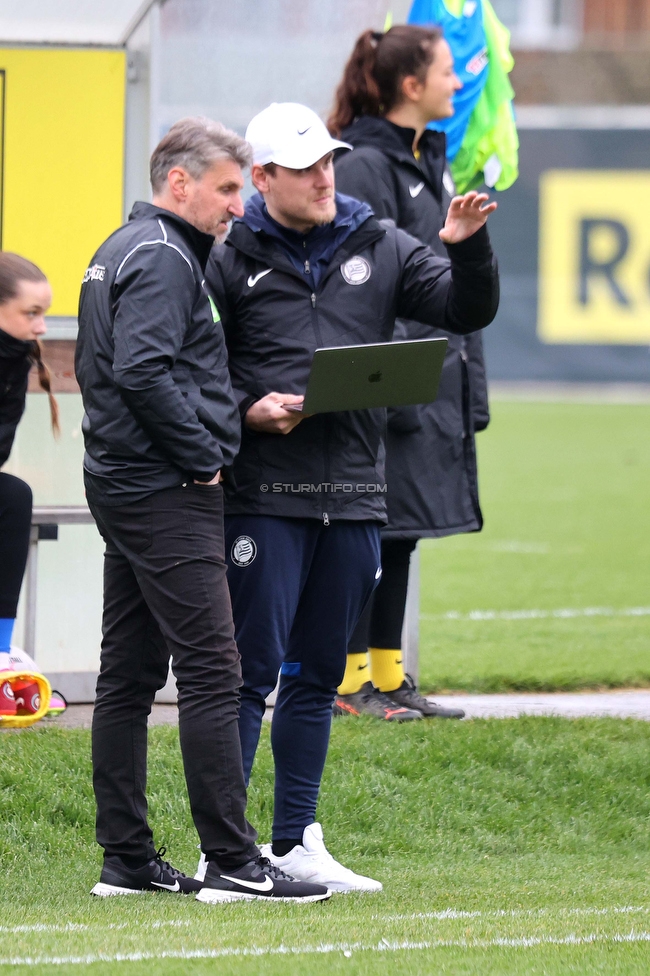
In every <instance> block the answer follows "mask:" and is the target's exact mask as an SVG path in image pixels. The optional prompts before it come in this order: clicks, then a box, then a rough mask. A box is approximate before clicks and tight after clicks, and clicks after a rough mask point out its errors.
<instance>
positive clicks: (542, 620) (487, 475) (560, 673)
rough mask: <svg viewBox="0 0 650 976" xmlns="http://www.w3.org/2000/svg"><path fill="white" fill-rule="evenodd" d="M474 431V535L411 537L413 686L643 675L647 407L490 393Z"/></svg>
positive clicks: (649, 465) (496, 686)
mask: <svg viewBox="0 0 650 976" xmlns="http://www.w3.org/2000/svg"><path fill="white" fill-rule="evenodd" d="M477 441H478V445H479V474H480V486H481V502H482V507H483V512H484V516H485V528H484V530H483V532H481V533H474V534H471V535H464V536H453V537H450V538H447V539H441V540H432V541H426V542H424V543H422V564H421V565H422V570H421V574H422V576H421V578H422V589H421V608H422V614H423V617H422V622H421V638H420V640H421V644H420V662H421V663H420V678H421V683H422V685H423V686H424V687H425V688H427V689H430V690H433V689H437V688H464V689H472V690H476V691H507V690H512V689H529V690H541V689H545V690H554V689H565V690H568V689H570V688H589V687H599V686H609V687H615V686H624V685H638V686H642V685H648V684H650V505H649V504H648V497H649V493H650V405H622V404H602V405H595V404H588V403H530V402H499V401H497V402H495V403H493V405H492V423H491V425H490V427H488V429H487V430H486V431H485V432H484V433H481V434H479V435H478V438H477ZM594 609H595V610H597V611H600V612H599V613H596V614H593V613H592V614H591V615H590V614H589V613H587V614H585V613H584V611H589V610H594ZM635 609H636V610H638V609H642V610H645V614H644V615H639V614H634V613H632V614H630V613H629V611H631V610H632V611H634V610H635ZM476 611H483V613H482V614H477V613H476ZM485 611H495V612H496V613H495V616H493V617H490V616H488V617H487V619H485V617H486V614H485ZM521 611H528V612H531V611H532V612H533V613H534V612H535V611H537V612H538V614H537V615H536V616H528V617H526V616H522V615H521ZM562 611H573V612H574V615H562V614H561V612H562ZM472 612H474V614H473V615H474V617H477V616H478V617H479V619H468V618H469V615H470V614H472ZM450 614H451V615H452V616H451V617H450V616H449V615H450ZM454 614H455V616H453V615H454ZM544 614H547V615H548V616H544ZM499 615H501V616H499ZM513 616H514V619H512V617H513ZM481 617H483V619H480V618H481ZM509 617H510V619H509ZM504 618H505V619H504Z"/></svg>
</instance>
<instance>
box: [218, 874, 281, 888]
mask: <svg viewBox="0 0 650 976" xmlns="http://www.w3.org/2000/svg"><path fill="white" fill-rule="evenodd" d="M221 877H222V878H223V879H224V881H232V882H233V884H238V885H243V886H244V888H250V889H251V890H252V891H272V889H273V880H272V879H271V878H269V876H268V874H267V876H266V878H265V879H264V881H242V880H241V878H231V877H230V875H229V874H222V875H221Z"/></svg>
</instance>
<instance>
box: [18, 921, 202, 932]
mask: <svg viewBox="0 0 650 976" xmlns="http://www.w3.org/2000/svg"><path fill="white" fill-rule="evenodd" d="M192 922H193V919H190V920H185V919H183V920H182V921H181V920H175V921H170V922H121V923H119V924H118V923H111V924H110V925H89V924H88V923H86V922H66V923H65V925H47V924H45V923H40V924H36V925H0V935H2V934H7V935H18V934H19V933H21V932H64V933H65V932H97V931H102V932H103V931H106V930H107V929H116V930H117V929H132V928H137V927H138V926H143V927H145V928H147V929H162V928H166V927H168V926H172V927H175V928H181V927H182V928H185V927H186V926H188V925H191V924H192Z"/></svg>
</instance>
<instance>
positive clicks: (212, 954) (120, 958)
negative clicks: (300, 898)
mask: <svg viewBox="0 0 650 976" xmlns="http://www.w3.org/2000/svg"><path fill="white" fill-rule="evenodd" d="M639 942H650V932H635V931H634V930H633V931H631V932H626V933H622V934H615V935H603V934H602V933H600V932H594V933H591V934H589V935H573V934H571V935H566V936H552V935H548V936H523V937H520V938H513V939H509V938H495V939H436V941H435V942H390V941H389V940H388V939H382V940H381V941H380V942H378V943H369V944H364V943H362V942H337V943H321V944H320V945H313V946H285V945H279V946H251V947H250V948H237V947H233V948H223V949H179V950H176V951H175V950H167V951H163V952H124V953H115V954H112V955H111V954H108V953H97V954H95V955H87V956H14V957H10V958H4V959H2V958H0V966H70V965H82V966H89V965H91V964H93V963H98V962H111V963H113V962H143V961H148V960H153V959H222V958H225V957H228V956H230V957H233V956H234V957H240V958H244V957H246V956H254V957H259V956H302V955H330V954H332V953H339V952H340V953H342V954H343V955H344V956H348V957H349V956H351V955H352V954H353V953H354V952H409V951H411V952H412V951H417V950H423V949H424V950H426V949H453V948H458V949H493V948H504V949H529V948H534V947H536V946H544V945H551V946H565V945H568V946H582V945H594V944H596V943H610V944H611V943H627V944H632V943H639Z"/></svg>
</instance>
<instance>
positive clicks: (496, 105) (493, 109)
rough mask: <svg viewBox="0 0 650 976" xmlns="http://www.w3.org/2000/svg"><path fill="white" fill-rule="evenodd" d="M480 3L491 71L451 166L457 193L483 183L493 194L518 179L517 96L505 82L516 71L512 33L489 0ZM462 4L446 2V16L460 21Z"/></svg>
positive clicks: (507, 81)
mask: <svg viewBox="0 0 650 976" xmlns="http://www.w3.org/2000/svg"><path fill="white" fill-rule="evenodd" d="M480 2H482V4H483V27H484V30H485V38H486V44H487V49H488V57H489V69H488V77H487V81H486V83H485V87H484V88H483V91H482V92H481V96H480V98H479V100H478V102H477V103H476V106H475V108H474V111H473V112H472V115H471V116H470V120H469V123H468V126H467V130H466V132H465V137H464V139H463V143H462V145H461V147H460V149H459V151H458V153H457V154H456V158H455V159H454V160H453V162H452V163H451V172H452V175H453V177H454V181H455V183H456V187H457V189H458V192H459V193H465V192H467V190H471V189H473V188H474V187H477V186H480V185H481V183H484V182H485V183H486V184H487V185H488V186H490V187H494V188H495V189H496V190H506V189H507V188H508V187H509V186H512V184H513V183H514V182H515V180H516V179H517V176H518V175H519V154H518V150H519V139H518V137H517V128H516V126H515V119H514V114H513V110H512V99H513V98H514V94H515V93H514V90H513V88H512V85H511V84H510V80H509V78H508V74H509V73H510V72H511V71H512V68H513V66H514V59H513V57H512V54H511V53H510V31H509V30H508V29H507V28H506V27H504V25H503V24H502V23H501V21H500V20H499V19H498V17H497V15H496V14H495V12H494V9H493V7H492V4H491V3H490V0H480ZM464 3H465V0H445V4H446V5H447V7H448V9H449V11H450V12H451V13H452V14H455V15H456V16H457V17H460V16H461V14H462V9H463V6H464Z"/></svg>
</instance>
